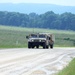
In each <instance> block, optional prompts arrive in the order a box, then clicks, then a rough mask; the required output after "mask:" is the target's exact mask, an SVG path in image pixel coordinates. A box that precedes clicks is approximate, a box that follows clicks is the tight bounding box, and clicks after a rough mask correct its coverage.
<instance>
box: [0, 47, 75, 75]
mask: <svg viewBox="0 0 75 75" xmlns="http://www.w3.org/2000/svg"><path fill="white" fill-rule="evenodd" d="M73 58H75V48H54V49H27V48H13V49H0V75H52V74H55V73H57V72H58V71H60V70H62V69H63V68H64V67H65V66H67V65H68V63H69V62H70V61H71V60H72V59H73Z"/></svg>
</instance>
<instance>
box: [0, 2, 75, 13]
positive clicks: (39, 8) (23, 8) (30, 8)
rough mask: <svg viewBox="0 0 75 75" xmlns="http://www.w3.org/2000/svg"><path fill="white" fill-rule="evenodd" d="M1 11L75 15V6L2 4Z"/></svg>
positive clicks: (0, 5) (0, 4)
mask: <svg viewBox="0 0 75 75" xmlns="http://www.w3.org/2000/svg"><path fill="white" fill-rule="evenodd" d="M0 11H9V12H20V13H26V14H29V13H32V12H35V13H37V14H42V13H45V12H47V11H53V12H55V13H57V14H62V13H64V12H71V13H74V14H75V6H60V5H54V4H36V3H19V4H12V3H0Z"/></svg>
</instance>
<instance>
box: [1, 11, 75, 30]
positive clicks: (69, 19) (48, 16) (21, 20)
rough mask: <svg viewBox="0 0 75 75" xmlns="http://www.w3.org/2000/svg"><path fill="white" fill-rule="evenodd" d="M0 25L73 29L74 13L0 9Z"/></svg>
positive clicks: (74, 25)
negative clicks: (41, 12)
mask: <svg viewBox="0 0 75 75" xmlns="http://www.w3.org/2000/svg"><path fill="white" fill-rule="evenodd" d="M0 25H9V26H20V27H32V28H33V27H35V28H47V29H59V30H74V31H75V14H72V13H69V12H65V13H63V14H60V15H59V14H55V13H54V12H53V11H48V12H46V13H44V14H40V15H38V14H36V13H30V14H23V13H18V12H7V11H0Z"/></svg>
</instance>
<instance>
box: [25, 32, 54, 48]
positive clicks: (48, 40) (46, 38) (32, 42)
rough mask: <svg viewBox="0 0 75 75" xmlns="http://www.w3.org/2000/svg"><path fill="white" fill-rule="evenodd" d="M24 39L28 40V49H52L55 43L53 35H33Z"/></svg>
mask: <svg viewBox="0 0 75 75" xmlns="http://www.w3.org/2000/svg"><path fill="white" fill-rule="evenodd" d="M26 38H27V39H28V48H35V47H36V48H39V47H40V46H42V47H43V49H48V48H49V47H50V48H53V46H54V42H55V38H54V35H53V34H49V33H33V34H30V35H29V36H26Z"/></svg>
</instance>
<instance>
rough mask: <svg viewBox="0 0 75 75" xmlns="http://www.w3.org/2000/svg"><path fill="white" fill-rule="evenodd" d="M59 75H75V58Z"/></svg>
mask: <svg viewBox="0 0 75 75" xmlns="http://www.w3.org/2000/svg"><path fill="white" fill-rule="evenodd" d="M57 75H75V58H74V59H73V60H72V61H71V62H70V63H69V65H68V66H67V67H65V68H64V69H63V70H61V71H60V72H59V73H58V74H57Z"/></svg>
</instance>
